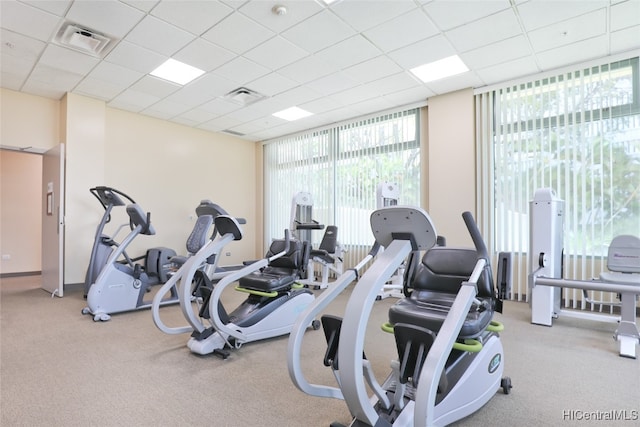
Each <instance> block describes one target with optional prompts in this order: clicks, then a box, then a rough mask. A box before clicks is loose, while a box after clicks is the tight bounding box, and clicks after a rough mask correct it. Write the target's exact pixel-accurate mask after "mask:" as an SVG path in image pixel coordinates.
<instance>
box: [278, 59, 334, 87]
mask: <svg viewBox="0 0 640 427" xmlns="http://www.w3.org/2000/svg"><path fill="white" fill-rule="evenodd" d="M339 69H340V67H338V66H337V65H334V64H329V63H328V62H326V61H324V60H322V59H320V58H319V57H317V56H307V57H306V58H302V59H301V60H299V61H296V62H294V63H293V64H289V65H287V66H285V67H282V68H281V69H279V70H278V72H279V73H280V74H282V75H283V76H285V77H289V78H290V79H292V80H295V81H297V82H299V83H307V82H311V81H313V80H316V79H318V78H320V77H324V76H326V75H329V74H331V73H333V72H336V71H338V70H339Z"/></svg>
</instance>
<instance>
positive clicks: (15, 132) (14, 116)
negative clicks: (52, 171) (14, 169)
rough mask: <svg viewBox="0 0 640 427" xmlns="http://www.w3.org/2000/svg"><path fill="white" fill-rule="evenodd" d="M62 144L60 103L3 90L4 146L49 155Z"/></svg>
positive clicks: (0, 139)
mask: <svg viewBox="0 0 640 427" xmlns="http://www.w3.org/2000/svg"><path fill="white" fill-rule="evenodd" d="M59 142H60V101H56V100H53V99H47V98H42V97H39V96H34V95H27V94H24V93H19V92H14V91H12V90H8V89H0V144H1V145H2V146H3V147H18V148H24V147H32V148H33V149H34V150H35V151H38V152H41V153H42V152H45V151H47V150H48V149H50V148H53V147H55V146H56V144H58V143H59Z"/></svg>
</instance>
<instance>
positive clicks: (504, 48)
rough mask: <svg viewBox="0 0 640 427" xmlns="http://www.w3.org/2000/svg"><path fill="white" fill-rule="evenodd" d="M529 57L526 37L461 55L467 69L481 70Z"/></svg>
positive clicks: (508, 40) (529, 48)
mask: <svg viewBox="0 0 640 427" xmlns="http://www.w3.org/2000/svg"><path fill="white" fill-rule="evenodd" d="M529 55H531V47H530V45H529V42H528V41H527V39H526V37H524V36H522V35H519V36H516V37H511V38H508V39H506V40H501V41H499V42H497V43H493V44H490V45H487V46H483V47H480V48H478V49H474V50H470V51H468V52H465V53H463V54H462V55H461V58H462V60H463V62H464V63H465V64H466V65H467V67H469V68H472V69H482V68H487V67H489V66H492V65H495V64H501V63H503V62H508V61H511V60H514V59H518V58H522V57H523V56H529Z"/></svg>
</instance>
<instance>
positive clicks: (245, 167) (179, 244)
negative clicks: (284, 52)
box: [85, 109, 261, 264]
mask: <svg viewBox="0 0 640 427" xmlns="http://www.w3.org/2000/svg"><path fill="white" fill-rule="evenodd" d="M255 146H256V144H255V143H254V142H250V141H244V140H240V139H238V138H235V137H233V136H229V135H224V134H215V133H211V132H207V131H203V130H198V129H194V128H189V127H186V126H181V125H176V124H173V123H170V122H167V121H164V120H160V119H155V118H152V117H146V116H141V115H138V114H133V113H128V112H125V111H122V110H116V109H107V132H106V151H105V179H104V182H100V183H93V184H92V186H93V185H108V186H111V187H114V188H117V189H119V190H121V191H124V192H125V193H127V194H128V195H129V196H131V197H133V198H134V199H135V201H136V202H137V203H138V204H140V206H141V207H142V208H143V209H144V210H145V211H148V212H150V213H151V220H152V223H153V224H154V227H155V229H156V232H157V233H156V235H155V236H140V237H139V238H138V239H136V241H134V243H135V244H134V245H132V248H136V249H137V251H138V252H140V251H142V250H144V249H145V248H148V247H153V246H166V247H169V248H173V249H174V250H176V251H177V252H178V253H183V254H184V253H185V252H186V248H185V242H186V239H187V237H188V235H189V233H190V232H191V230H192V228H193V225H194V223H195V219H194V218H195V208H196V206H197V205H198V203H200V201H201V200H202V199H209V200H211V201H213V202H214V203H217V204H218V205H220V206H221V207H222V208H224V209H225V210H226V211H228V212H229V214H230V215H232V216H235V217H243V218H245V219H246V220H247V224H246V225H244V226H243V227H242V229H243V233H244V237H243V239H242V240H241V241H237V242H233V243H231V244H230V245H229V246H228V247H227V250H225V251H224V252H225V255H226V253H230V256H228V257H225V258H223V259H222V260H221V263H228V264H231V263H239V262H241V261H243V260H245V259H253V258H255V257H256V253H255V250H254V247H255V246H256V244H255V239H256V238H258V239H261V237H259V236H257V234H256V224H257V222H258V221H259V220H260V219H259V217H258V216H257V215H256V208H255V201H256V180H257V178H256V168H255V164H256V150H255ZM88 188H89V186H88V185H87V186H86V190H85V191H86V192H87V194H89V193H88ZM93 202H94V203H95V204H97V202H95V201H93ZM98 205H99V204H98ZM135 252H136V251H135V250H134V253H135Z"/></svg>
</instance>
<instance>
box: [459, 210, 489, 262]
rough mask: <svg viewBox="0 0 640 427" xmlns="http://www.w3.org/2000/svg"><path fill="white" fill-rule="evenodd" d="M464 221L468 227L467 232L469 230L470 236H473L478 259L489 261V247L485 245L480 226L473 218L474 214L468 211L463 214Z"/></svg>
mask: <svg viewBox="0 0 640 427" xmlns="http://www.w3.org/2000/svg"><path fill="white" fill-rule="evenodd" d="M462 219H463V220H464V223H465V225H466V226H467V230H469V234H470V235H471V240H473V245H474V246H475V247H476V252H477V253H478V257H480V258H484V259H486V260H489V251H488V250H487V246H486V245H485V243H484V239H483V238H482V234H480V230H479V229H478V225H477V224H476V221H475V219H474V218H473V214H472V213H471V212H469V211H466V212H464V213H463V214H462Z"/></svg>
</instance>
